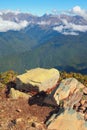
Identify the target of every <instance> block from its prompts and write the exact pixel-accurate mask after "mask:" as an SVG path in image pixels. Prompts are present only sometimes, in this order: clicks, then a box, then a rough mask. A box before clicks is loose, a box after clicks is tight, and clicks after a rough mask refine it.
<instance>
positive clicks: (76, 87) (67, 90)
mask: <svg viewBox="0 0 87 130" xmlns="http://www.w3.org/2000/svg"><path fill="white" fill-rule="evenodd" d="M84 87H85V86H84V85H83V84H82V83H80V82H79V81H78V80H77V79H75V78H67V79H64V80H62V82H61V83H60V85H59V86H58V88H56V91H55V94H54V98H55V100H56V101H57V102H58V101H59V102H60V101H62V100H64V99H66V98H68V96H69V95H70V94H71V95H72V94H73V93H74V92H76V91H80V89H83V88H84Z"/></svg>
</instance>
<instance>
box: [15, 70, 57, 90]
mask: <svg viewBox="0 0 87 130" xmlns="http://www.w3.org/2000/svg"><path fill="white" fill-rule="evenodd" d="M58 80H59V71H58V70H56V69H54V68H52V69H43V68H36V69H31V70H29V71H27V72H26V73H24V74H22V75H18V76H17V79H16V84H17V86H16V88H17V89H19V90H25V91H36V92H39V91H46V90H47V89H50V88H52V87H54V86H55V85H56V83H57V81H58Z"/></svg>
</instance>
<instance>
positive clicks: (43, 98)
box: [28, 91, 58, 108]
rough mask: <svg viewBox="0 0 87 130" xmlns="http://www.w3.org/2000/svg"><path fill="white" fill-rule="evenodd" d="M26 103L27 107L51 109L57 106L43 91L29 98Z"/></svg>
mask: <svg viewBox="0 0 87 130" xmlns="http://www.w3.org/2000/svg"><path fill="white" fill-rule="evenodd" d="M48 100H49V101H48ZM28 103H29V105H34V104H37V105H39V106H48V107H50V106H51V107H53V108H55V107H57V106H58V105H57V104H56V103H55V100H54V99H53V98H49V95H48V94H47V93H46V92H44V91H41V92H39V93H37V94H35V95H33V96H32V97H31V98H29V101H28Z"/></svg>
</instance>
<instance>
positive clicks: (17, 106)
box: [0, 90, 52, 130]
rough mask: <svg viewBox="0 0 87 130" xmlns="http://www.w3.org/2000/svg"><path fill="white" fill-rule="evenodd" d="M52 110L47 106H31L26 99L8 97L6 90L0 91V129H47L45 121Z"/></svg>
mask: <svg viewBox="0 0 87 130" xmlns="http://www.w3.org/2000/svg"><path fill="white" fill-rule="evenodd" d="M51 111H52V108H51V107H47V106H38V105H36V104H34V105H32V106H30V105H29V103H28V101H27V100H26V99H22V98H20V99H17V100H14V99H11V98H6V95H5V90H2V91H0V130H43V128H44V130H45V129H46V128H45V127H44V126H45V125H44V121H45V120H46V118H47V116H48V115H49V113H50V112H51ZM35 123H36V124H39V127H38V128H37V127H36V126H35V125H36V124H35Z"/></svg>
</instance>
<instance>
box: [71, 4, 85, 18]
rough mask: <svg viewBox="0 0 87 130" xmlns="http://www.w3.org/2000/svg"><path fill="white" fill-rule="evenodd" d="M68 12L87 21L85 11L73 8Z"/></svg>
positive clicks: (78, 7) (77, 7) (76, 7)
mask: <svg viewBox="0 0 87 130" xmlns="http://www.w3.org/2000/svg"><path fill="white" fill-rule="evenodd" d="M70 12H71V13H73V14H76V15H79V16H82V17H83V18H84V19H85V20H87V10H84V9H81V7H80V6H75V7H73V9H72V10H71V11H70Z"/></svg>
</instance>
